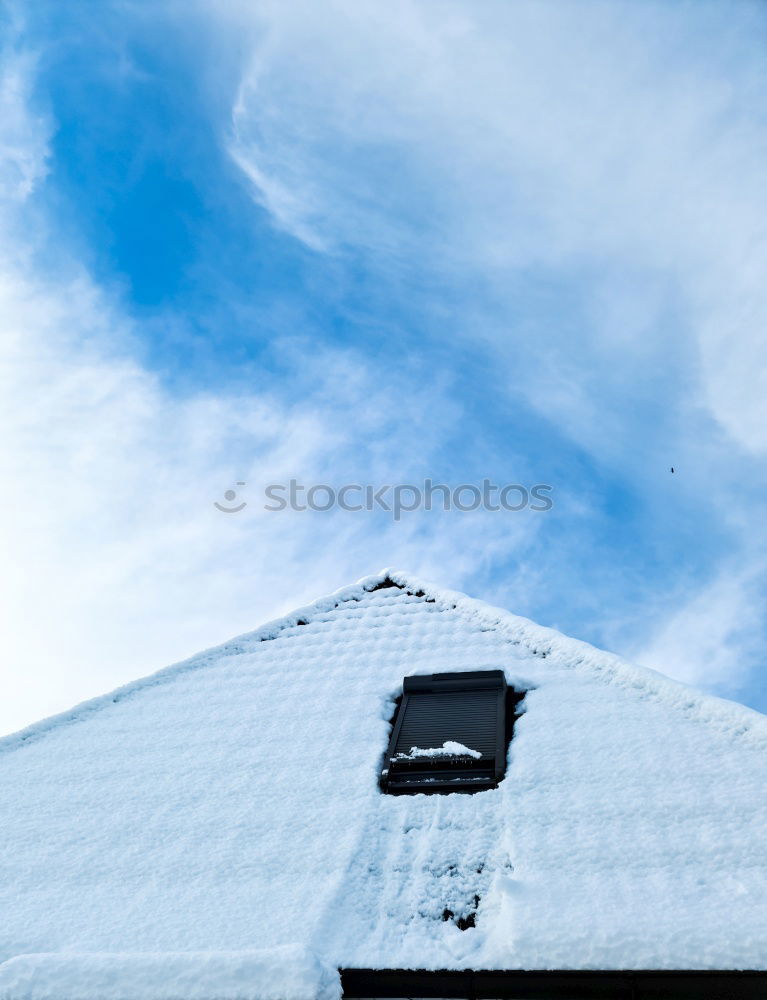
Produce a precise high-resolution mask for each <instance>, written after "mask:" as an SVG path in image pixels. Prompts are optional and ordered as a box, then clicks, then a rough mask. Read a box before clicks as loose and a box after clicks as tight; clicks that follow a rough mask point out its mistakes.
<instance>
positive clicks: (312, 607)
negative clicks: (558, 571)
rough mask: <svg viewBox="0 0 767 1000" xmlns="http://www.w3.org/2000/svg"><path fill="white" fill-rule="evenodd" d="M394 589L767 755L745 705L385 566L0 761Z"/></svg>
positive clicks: (113, 695) (11, 737)
mask: <svg viewBox="0 0 767 1000" xmlns="http://www.w3.org/2000/svg"><path fill="white" fill-rule="evenodd" d="M388 586H394V587H397V588H399V589H402V590H404V591H406V592H407V593H409V594H412V595H414V596H416V597H422V598H424V599H425V600H427V601H429V602H434V603H436V604H438V605H439V606H441V607H444V608H450V609H452V610H455V611H456V612H457V613H458V614H459V615H460V616H461V617H462V618H464V619H465V620H466V622H467V623H474V624H476V625H478V626H479V627H480V628H483V629H488V628H489V629H494V630H497V631H498V632H500V633H501V634H503V635H504V636H505V637H506V638H507V639H508V640H509V641H511V642H512V643H514V644H519V645H521V646H522V647H524V648H525V649H527V650H528V651H529V652H530V653H531V654H532V655H533V656H537V657H541V658H543V659H545V658H546V657H552V658H555V659H556V660H557V661H558V662H559V663H561V664H562V665H564V666H567V667H570V668H572V669H575V670H579V671H584V672H588V673H591V674H592V675H594V676H596V677H599V678H600V679H601V680H603V681H605V682H606V683H610V684H617V685H619V686H622V687H626V688H633V689H634V690H635V691H636V692H637V693H641V694H642V695H643V696H644V697H649V698H658V699H661V700H663V701H664V702H665V703H666V704H667V705H669V706H673V707H674V708H676V709H677V710H679V711H680V712H683V713H684V714H685V715H687V716H688V717H691V718H695V719H698V720H700V721H705V722H707V723H709V724H711V725H714V726H715V727H716V728H717V729H719V730H720V731H721V732H724V733H729V734H730V735H732V736H733V737H737V738H738V739H743V740H745V741H746V742H748V743H751V744H754V745H757V746H761V747H763V748H764V749H766V750H767V716H765V715H763V714H762V713H760V712H757V711H755V710H754V709H751V708H748V706H746V705H742V704H740V703H739V702H734V701H730V700H728V699H725V698H718V697H716V696H715V695H710V694H705V693H703V692H701V691H699V690H698V689H696V688H694V687H691V686H689V685H687V684H683V683H682V682H680V681H675V680H673V679H672V678H670V677H667V676H666V675H665V674H661V673H658V672H657V671H655V670H651V669H650V668H648V667H642V666H639V665H637V664H634V663H631V662H629V661H628V660H625V659H623V658H622V657H620V656H618V655H617V654H616V653H610V652H607V651H605V650H602V649H599V648H597V647H596V646H592V645H591V644H590V643H588V642H584V641H583V640H581V639H573V638H571V637H569V636H566V635H564V634H563V633H561V632H558V631H557V630H556V629H553V628H548V627H546V626H543V625H538V624H536V623H535V622H533V621H531V620H530V619H529V618H524V617H522V616H520V615H515V614H513V613H512V612H510V611H506V610H505V609H503V608H497V607H493V606H492V605H490V604H486V603H485V602H484V601H481V600H477V599H476V598H473V597H468V596H467V595H466V594H463V593H461V592H460V591H453V590H448V589H446V588H443V587H438V586H436V585H435V584H433V583H431V582H429V581H427V580H423V579H420V578H419V577H416V576H413V575H412V574H409V573H406V572H403V571H401V570H396V569H392V568H388V567H387V568H385V569H382V570H381V571H380V572H379V573H376V574H373V575H372V576H366V577H362V578H361V579H360V580H358V581H357V583H355V584H352V585H350V586H346V587H341V588H339V589H338V590H336V591H334V592H333V593H331V594H328V595H326V596H325V597H320V598H317V599H316V600H315V601H313V602H312V603H311V604H307V605H305V606H304V607H300V608H296V609H295V610H294V611H291V612H289V613H288V614H286V615H283V616H281V617H280V618H275V619H273V620H271V621H268V622H265V623H264V624H263V625H261V626H260V627H259V628H257V629H255V630H254V631H252V632H245V633H243V634H242V635H239V636H235V637H234V638H232V639H229V640H227V641H226V642H224V643H222V644H221V645H219V646H212V647H211V648H209V649H206V650H203V651H202V652H200V653H196V654H194V655H193V656H191V657H189V658H188V659H186V660H181V661H180V662H178V663H174V664H172V665H170V666H168V667H164V668H162V669H161V670H158V671H156V672H155V673H153V674H149V675H147V676H145V677H141V678H138V679H137V680H135V681H130V682H129V683H128V684H124V685H122V686H121V687H119V688H116V689H114V690H113V691H110V692H108V693H106V694H103V695H98V696H96V697H95V698H90V699H88V700H87V701H83V702H80V703H79V704H77V705H75V706H73V707H72V708H70V709H67V710H66V711H64V712H59V713H56V714H55V715H52V716H49V717H47V718H45V719H41V720H40V721H38V722H34V723H32V724H31V725H29V726H26V727H25V728H23V729H21V730H19V731H18V732H15V733H10V734H8V735H7V736H3V737H0V755H2V754H3V753H6V752H8V751H11V750H14V749H17V748H19V747H21V746H23V745H24V744H26V743H27V742H29V741H31V740H35V739H37V738H39V737H41V736H43V735H44V734H45V733H46V732H48V731H50V730H52V729H55V728H57V727H59V726H65V725H70V724H72V723H75V722H79V721H83V720H85V719H87V718H88V717H89V716H90V715H91V714H92V713H94V712H97V711H100V710H102V709H105V708H108V707H109V706H110V705H113V704H116V703H117V702H120V701H123V700H124V699H126V698H129V697H130V696H131V695H133V694H135V693H136V692H138V691H141V690H144V689H146V688H148V687H152V686H154V685H157V684H166V683H169V682H171V681H172V680H174V679H175V678H176V677H179V676H181V675H182V674H185V673H188V672H190V671H193V670H197V669H200V668H204V667H210V666H212V665H213V663H215V661H216V660H217V659H219V658H220V657H223V656H232V655H237V654H238V653H245V652H249V651H250V650H251V649H252V647H253V645H254V644H256V643H259V642H266V641H267V640H269V639H274V638H275V637H276V636H278V635H279V634H280V633H281V632H282V631H284V630H285V629H289V628H293V627H295V626H297V625H307V624H309V623H310V622H311V621H313V620H314V618H315V617H316V616H317V615H318V614H324V613H327V612H328V611H332V610H334V609H336V608H338V607H339V606H340V605H342V604H344V603H346V602H347V601H359V600H360V599H361V597H362V596H363V595H364V594H366V593H370V592H371V591H375V590H377V589H382V588H385V587H388Z"/></svg>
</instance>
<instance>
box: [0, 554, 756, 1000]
mask: <svg viewBox="0 0 767 1000" xmlns="http://www.w3.org/2000/svg"><path fill="white" fill-rule="evenodd" d="M389 575H390V576H392V577H393V578H394V579H396V581H397V582H398V583H399V584H400V585H401V587H402V589H400V587H387V588H385V589H378V590H374V589H373V588H374V587H375V585H376V584H377V583H379V582H380V581H381V580H382V579H383V576H382V575H381V576H377V577H371V578H368V579H366V580H364V581H361V582H360V583H359V584H357V585H355V586H353V587H348V588H345V589H344V590H342V591H339V592H337V593H336V594H334V595H332V596H330V597H328V598H323V599H321V600H319V601H317V602H315V604H313V605H311V606H309V607H306V608H302V609H300V610H298V611H296V612H295V613H293V614H292V615H289V616H287V617H285V618H283V619H280V620H279V621H276V622H271V623H269V624H268V625H266V626H264V627H263V628H261V629H259V630H258V631H256V632H254V633H252V634H249V635H246V636H242V637H239V638H238V639H235V640H232V641H231V642H228V643H226V644H224V645H223V646H221V647H219V648H217V649H213V650H209V651H207V652H205V653H202V654H200V655H199V656H197V657H195V658H193V659H192V660H189V661H187V662H185V663H183V664H179V665H177V666H175V667H171V668H169V669H167V670H165V671H162V672H161V673H159V674H156V675H154V676H153V677H150V678H147V679H145V680H142V681H138V682H136V683H134V684H131V685H129V686H127V687H125V688H122V689H121V690H119V691H116V692H114V693H112V694H110V695H107V696H105V697H103V698H99V699H95V700H93V701H91V702H89V703H86V704H85V705H82V706H79V707H77V708H75V709H73V710H72V711H70V712H68V713H65V714H64V715H61V716H58V717H56V718H54V719H49V720H46V721H44V722H42V723H40V724H38V725H36V726H32V727H30V728H29V729H27V730H25V731H23V732H22V733H19V734H16V735H15V736H11V737H7V738H6V739H4V740H1V741H0V830H1V831H2V836H1V837H0V913H2V920H1V921H0V962H5V964H4V965H2V966H0V987H1V988H0V998H5V1000H21V998H22V997H25V998H28V1000H32V998H33V997H34V998H37V997H38V996H39V997H41V998H42V997H47V996H53V995H54V993H53V991H54V989H55V987H54V985H53V983H54V982H55V980H56V979H57V977H61V978H60V980H59V981H60V982H67V983H70V984H74V985H72V987H71V989H72V991H73V992H72V994H71V995H72V996H73V997H80V996H82V997H83V998H84V997H86V996H87V997H91V996H93V997H103V998H106V1000H109V998H110V997H111V996H113V995H114V996H119V995H120V994H119V992H114V991H119V989H121V988H123V986H124V985H125V984H126V983H127V984H128V985H127V986H125V988H126V989H128V988H130V989H131V990H133V991H134V995H135V997H136V998H139V997H140V998H146V1000H150V998H153V997H155V996H157V997H162V998H163V1000H166V997H167V996H173V995H174V994H173V990H174V989H179V990H180V989H181V988H182V987H181V986H178V985H177V983H176V981H175V980H174V977H177V978H178V977H180V978H178V981H179V982H182V983H183V984H184V985H183V990H184V991H186V992H185V993H184V995H185V996H190V997H194V996H197V994H195V993H194V992H190V990H191V986H190V987H189V989H188V988H187V982H188V983H190V984H191V983H192V981H193V980H195V976H196V975H197V973H195V971H194V970H195V969H197V970H200V969H202V968H203V967H205V968H207V972H206V973H205V974H206V976H207V979H205V978H204V977H203V978H201V979H200V982H201V983H203V984H205V985H204V986H200V989H201V990H203V992H204V991H205V990H207V991H208V994H209V995H211V996H216V997H218V996H221V997H229V996H240V995H242V996H243V997H247V996H250V995H251V993H249V992H248V990H250V989H251V988H252V989H257V988H258V989H260V987H256V986H254V985H253V982H256V979H257V975H260V976H261V977H262V981H263V982H264V983H265V984H266V985H267V986H268V988H269V989H270V990H272V991H273V994H272V993H266V992H264V993H259V994H258V995H259V996H269V997H271V996H272V995H274V996H278V995H279V996H285V997H292V996H293V995H294V994H293V993H291V992H290V991H291V990H292V989H294V985H293V984H294V978H293V977H294V975H297V976H298V977H299V979H298V980H295V981H296V982H298V985H297V986H295V989H296V990H298V991H299V992H302V991H306V992H305V996H307V997H309V996H316V997H320V996H323V990H332V989H334V988H336V987H335V986H333V984H332V982H330V981H329V980H327V979H326V978H323V976H326V973H325V972H324V971H323V972H322V974H320V973H318V972H317V969H320V970H333V969H337V968H339V967H388V968H392V967H405V968H407V967H411V968H412V967H417V968H432V969H437V968H468V967H473V968H487V969H499V968H500V969H503V968H507V969H513V968H531V969H533V968H604V969H609V968H613V969H615V968H690V969H695V968H698V969H700V968H758V969H767V903H765V900H767V802H766V797H765V795H764V788H765V779H767V764H766V762H767V719H765V717H764V716H761V715H760V714H759V713H756V712H753V711H750V710H749V709H746V708H744V707H742V706H739V705H736V704H733V703H729V702H725V701H722V700H720V699H716V698H711V697H708V696H704V695H702V694H700V693H698V692H696V691H694V690H693V689H691V688H688V687H685V686H684V685H680V684H677V683H675V682H673V681H671V680H669V679H667V678H665V677H662V676H661V675H659V674H656V673H653V672H652V671H648V670H644V669H641V668H639V667H635V666H632V665H631V664H628V663H626V662H625V661H623V660H621V659H620V658H618V657H616V656H614V655H612V654H609V653H605V652H602V651H600V650H597V649H594V648H593V647H591V646H588V645H586V644H585V643H581V642H578V641H575V640H572V639H568V638H566V637H565V636H562V635H560V634H559V633H557V632H554V631H552V630H550V629H544V628H540V627H539V626H537V625H534V624H533V623H531V622H529V621H526V620H525V619H522V618H518V617H516V616H514V615H511V614H509V613H508V612H505V611H501V610H498V609H493V608H489V607H488V606H487V605H484V604H482V603H481V602H479V601H474V600H471V599H469V598H466V597H464V596H462V595H459V594H455V593H451V592H448V591H442V590H439V589H438V588H435V587H432V586H431V585H429V584H426V583H424V582H423V581H419V580H414V579H411V578H409V577H406V576H404V575H402V574H399V573H392V572H390V574H389ZM713 613H714V611H713V609H712V614H713ZM499 668H500V669H503V670H504V672H505V675H506V679H507V681H508V683H509V684H511V685H514V686H516V687H517V688H519V689H524V690H526V691H527V695H526V697H525V700H524V702H523V708H524V714H523V715H522V717H521V718H520V719H519V720H518V722H517V724H516V727H515V736H514V740H513V742H512V744H511V750H510V757H509V766H508V771H507V776H506V778H505V779H504V780H503V781H502V782H501V784H500V785H499V787H498V788H497V789H493V790H489V791H483V792H480V793H478V794H475V795H433V796H427V795H402V796H390V795H384V794H382V793H381V792H380V790H379V788H378V784H377V777H378V773H379V770H380V766H381V761H382V758H383V754H384V751H385V749H386V746H387V743H388V739H389V735H390V725H389V720H390V719H391V717H392V713H393V710H394V699H395V697H396V696H397V695H398V694H399V693H400V692H401V686H402V678H403V677H404V676H406V675H409V674H413V673H434V672H444V671H448V670H454V671H462V670H474V669H477V670H479V669H499ZM318 748H321V753H318V752H317V750H318ZM432 749H433V748H432ZM477 898H478V899H479V903H478V904H477ZM446 911H447V912H449V913H452V914H453V915H454V916H453V917H451V918H449V919H444V915H445V913H446ZM470 914H474V915H475V926H473V927H469V928H468V929H467V930H460V929H459V927H458V923H457V922H458V921H459V920H460V919H461V918H462V917H466V916H468V915H470ZM288 947H289V948H295V949H298V951H297V952H296V954H299V953H300V954H302V955H305V956H310V957H309V958H305V959H304V960H303V961H304V963H305V964H304V968H305V970H308V971H305V972H301V971H300V970H299V971H298V972H297V973H295V971H294V970H295V969H296V961H293V960H288V958H287V957H286V956H287V955H288V954H289V952H275V949H284V948H288ZM253 949H259V954H261V953H262V954H263V956H268V955H269V954H275V955H276V956H277V957H276V959H275V966H274V967H272V968H271V971H270V972H268V973H266V972H263V971H262V972H260V973H257V972H256V971H254V970H256V969H257V968H258V963H259V962H262V963H263V962H265V961H266V959H265V958H262V957H259V956H258V955H257V954H254V952H253ZM179 953H184V955H183V957H179ZM206 956H207V957H206ZM311 956H316V963H317V964H316V965H313V964H312V962H313V961H315V960H314V959H312V958H311ZM152 963H155V965H154V966H153V965H152ZM206 963H207V965H206ZM238 963H240V964H238ZM248 963H251V964H250V965H248ZM150 968H155V969H157V970H160V972H158V975H157V976H153V975H151V974H150V972H149V971H148V970H150ZM263 968H264V969H265V968H266V966H265V965H264V966H263ZM238 969H240V970H241V971H240V972H238V971H237V970H238ZM312 970H314V971H312ZM199 975H200V976H202V972H199ZM184 976H187V979H186V980H185V979H184V978H183V977H184ZM301 976H304V977H305V978H304V979H303V980H301V979H300V977H301ZM25 977H26V978H25ZM78 977H79V979H78ZM312 977H314V978H312ZM238 979H239V980H240V982H238V981H237V980H238ZM251 980H252V981H251ZM152 981H153V982H155V983H156V984H158V985H152ZM195 981H196V980H195ZM89 982H90V983H93V984H96V985H88V983H89ZM219 982H220V983H221V985H220V987H219V986H218V985H217V984H218V983H219ZM328 983H330V985H328ZM110 984H111V985H110ZM195 988H196V987H195ZM110 989H112V990H113V993H110V992H109V990H110ZM163 989H165V990H166V993H163V992H162V990H163ZM238 989H240V990H241V994H239V993H237V990H238ZM264 989H266V986H265V987H264ZM46 990H48V993H47V994H46V992H45V991H46ZM78 990H79V991H80V992H77V991H78ZM152 990H155V992H152ZM25 991H26V992H25ZM35 991H37V992H35ZM227 991H229V992H227ZM274 991H276V992H274ZM200 995H202V994H200ZM206 995H207V994H206ZM65 996H67V994H65V993H63V992H62V991H61V990H59V992H58V994H57V997H65Z"/></svg>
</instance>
